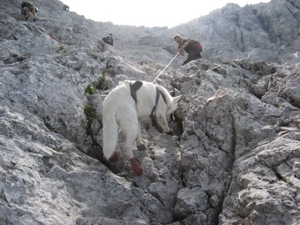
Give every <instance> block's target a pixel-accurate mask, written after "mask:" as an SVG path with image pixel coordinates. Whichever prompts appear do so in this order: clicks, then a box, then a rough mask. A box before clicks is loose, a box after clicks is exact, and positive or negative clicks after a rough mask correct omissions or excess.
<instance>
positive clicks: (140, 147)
mask: <svg viewBox="0 0 300 225" xmlns="http://www.w3.org/2000/svg"><path fill="white" fill-rule="evenodd" d="M137 148H138V150H139V151H145V150H146V146H145V145H143V144H141V145H138V146H137Z"/></svg>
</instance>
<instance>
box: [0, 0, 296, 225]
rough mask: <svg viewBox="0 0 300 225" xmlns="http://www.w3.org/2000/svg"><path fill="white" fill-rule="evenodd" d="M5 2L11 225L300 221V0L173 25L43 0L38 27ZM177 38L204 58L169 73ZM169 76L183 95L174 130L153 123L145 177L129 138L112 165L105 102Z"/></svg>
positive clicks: (2, 40) (167, 81)
mask: <svg viewBox="0 0 300 225" xmlns="http://www.w3.org/2000/svg"><path fill="white" fill-rule="evenodd" d="M1 4H2V6H3V7H1V8H0V49H1V54H0V151H1V157H0V178H1V179H0V212H1V213H0V221H1V222H0V223H1V224H14V225H19V224H45V225H48V224H49V225H52V224H64V225H65V224H70V225H71V224H78V225H83V224H93V225H96V224H99V225H100V224H101V225H112V224H114V225H115V224H120V225H125V224H126V225H132V224H136V225H148V224H149V225H150V224H151V225H161V224H170V225H180V224H204V225H214V224H224V225H225V224H293V225H296V224H299V223H300V214H299V208H300V191H299V190H300V163H299V162H300V86H299V83H300V78H299V74H300V66H299V57H298V51H299V49H300V45H299V43H300V39H299V35H298V33H297V32H298V31H299V24H300V23H299V20H300V17H299V15H300V2H299V1H295V0H294V1H283V0H272V1H271V2H270V3H268V4H257V5H248V6H246V7H244V8H241V7H239V6H237V5H235V4H228V5H227V6H225V7H224V8H222V9H219V10H215V11H213V12H212V13H210V14H209V15H207V16H205V17H200V18H198V19H195V20H193V21H190V22H188V23H186V24H182V25H180V26H177V27H174V28H171V29H168V28H167V27H162V28H160V27H154V28H149V27H133V26H120V25H118V26H116V25H114V24H112V23H102V22H94V21H91V20H86V19H85V18H84V17H83V16H78V15H77V14H76V13H74V12H71V11H70V12H67V11H64V10H63V3H62V2H60V1H58V0H53V1H42V0H36V1H35V4H36V5H37V7H38V8H39V12H38V19H37V21H36V22H32V23H31V22H26V21H22V20H21V19H20V15H19V13H20V4H21V2H16V1H10V0H3V1H2V2H1ZM53 12H55V13H53ZM107 33H113V34H114V37H115V46H114V47H112V46H110V45H106V44H105V43H104V42H103V41H102V40H101V38H102V37H104V36H105V35H107ZM176 33H181V34H182V35H183V36H186V37H191V38H195V39H198V40H200V41H201V43H202V44H203V46H204V48H205V55H204V58H202V59H201V60H198V61H192V62H190V63H189V64H187V65H185V66H180V65H181V63H182V62H183V61H184V58H182V57H178V58H176V59H175V60H174V61H173V62H172V63H171V64H170V66H169V67H168V68H165V67H166V65H167V64H168V63H169V62H170V61H171V60H172V59H173V57H174V56H175V54H176V49H177V46H176V44H175V43H174V41H173V39H172V38H173V36H174V34H176ZM164 69H165V70H164ZM163 70H164V71H163ZM162 71H163V73H161V72H162ZM158 75H159V78H158V79H157V80H156V81H157V82H158V83H160V84H161V85H163V86H165V87H166V88H167V89H168V90H169V91H170V92H171V93H173V94H175V95H179V94H180V95H182V97H181V99H180V101H179V105H178V109H177V110H176V111H175V113H174V120H173V121H172V122H171V123H170V127H171V128H172V130H173V133H174V135H173V136H170V135H167V134H164V133H161V132H160V129H159V127H157V126H155V123H153V122H152V121H151V120H150V119H149V120H145V121H143V122H142V127H141V132H142V141H143V143H144V144H145V146H146V150H145V151H138V150H137V149H134V151H133V152H134V155H135V157H136V158H138V159H139V160H140V162H141V164H142V166H143V169H144V172H145V174H144V175H143V176H135V175H134V174H133V173H132V171H131V169H130V165H129V161H128V158H127V157H126V155H125V153H124V152H123V151H122V146H123V141H124V137H123V136H122V135H120V137H119V139H120V141H119V144H118V146H117V148H116V153H117V155H118V160H117V161H116V162H115V163H110V162H108V161H106V160H105V159H104V158H103V155H102V142H103V138H102V103H103V100H104V98H105V96H106V95H107V94H108V93H109V91H110V90H112V89H113V88H114V87H116V85H117V84H118V82H120V81H123V80H125V79H132V80H141V81H150V82H151V81H154V79H155V78H157V76H158Z"/></svg>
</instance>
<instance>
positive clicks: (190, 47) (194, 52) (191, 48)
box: [174, 34, 203, 65]
mask: <svg viewBox="0 0 300 225" xmlns="http://www.w3.org/2000/svg"><path fill="white" fill-rule="evenodd" d="M174 40H175V41H176V42H177V43H178V44H179V46H178V49H179V54H180V55H182V56H184V52H186V53H188V58H187V59H186V60H185V61H184V62H183V63H182V65H185V64H187V63H189V62H190V61H192V60H196V59H199V58H201V57H202V56H201V53H202V51H203V48H202V46H201V44H200V43H199V42H198V41H195V40H192V39H184V38H182V37H181V36H180V35H179V34H176V35H175V36H174Z"/></svg>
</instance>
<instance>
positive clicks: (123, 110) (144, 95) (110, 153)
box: [102, 80, 181, 175]
mask: <svg viewBox="0 0 300 225" xmlns="http://www.w3.org/2000/svg"><path fill="white" fill-rule="evenodd" d="M180 97H181V96H177V97H172V96H171V95H170V93H169V92H168V91H167V90H166V89H165V88H164V87H162V86H161V85H158V84H153V83H151V82H145V81H143V82H141V81H129V80H126V81H124V82H120V83H119V85H118V86H117V87H116V88H114V89H113V90H112V91H111V92H110V93H109V94H108V95H107V96H106V98H105V100H104V102H103V117H102V123H103V154H104V156H105V158H106V159H110V160H111V161H114V160H116V155H115V148H116V145H117V142H118V133H119V131H121V132H122V133H123V134H124V136H125V151H126V154H127V155H128V157H129V161H130V164H131V168H132V170H133V172H135V173H136V174H138V175H141V174H143V169H142V168H141V164H140V162H139V161H138V160H137V159H136V158H135V157H134V156H133V153H132V149H133V144H134V141H136V145H137V147H138V150H145V149H146V148H145V146H144V145H143V144H142V143H141V137H140V121H141V120H142V119H144V118H149V117H150V116H154V117H155V118H156V121H157V123H158V124H159V125H160V126H161V127H162V129H163V130H164V131H165V132H166V133H169V134H172V132H171V131H170V128H169V126H168V121H169V122H170V120H171V114H172V113H173V112H174V111H175V109H176V108H177V102H178V100H179V99H180Z"/></svg>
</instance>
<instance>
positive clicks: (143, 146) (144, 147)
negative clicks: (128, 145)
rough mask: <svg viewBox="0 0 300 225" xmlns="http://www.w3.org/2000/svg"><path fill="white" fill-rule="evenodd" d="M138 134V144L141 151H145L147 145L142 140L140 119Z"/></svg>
mask: <svg viewBox="0 0 300 225" xmlns="http://www.w3.org/2000/svg"><path fill="white" fill-rule="evenodd" d="M138 129H139V130H138V135H137V137H136V146H137V148H138V150H139V151H145V150H146V146H145V145H144V144H142V142H141V122H140V121H139V128H138Z"/></svg>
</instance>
